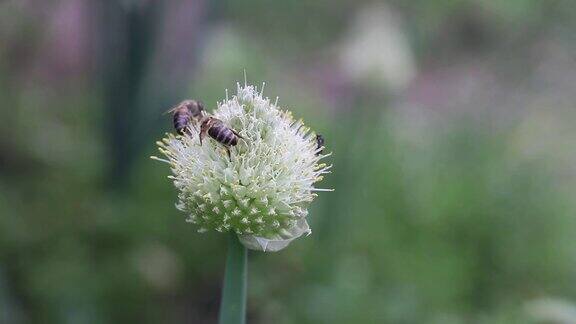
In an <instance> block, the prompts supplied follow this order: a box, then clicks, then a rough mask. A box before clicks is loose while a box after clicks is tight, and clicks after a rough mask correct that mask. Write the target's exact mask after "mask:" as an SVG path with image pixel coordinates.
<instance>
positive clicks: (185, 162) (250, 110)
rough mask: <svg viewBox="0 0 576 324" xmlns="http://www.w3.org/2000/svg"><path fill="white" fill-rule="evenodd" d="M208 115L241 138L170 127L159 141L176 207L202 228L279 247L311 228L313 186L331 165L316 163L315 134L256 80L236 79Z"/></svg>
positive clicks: (258, 246) (252, 244)
mask: <svg viewBox="0 0 576 324" xmlns="http://www.w3.org/2000/svg"><path fill="white" fill-rule="evenodd" d="M212 115H213V117H215V118H218V119H220V120H221V121H222V122H223V123H224V124H225V125H226V126H227V127H230V128H231V129H233V130H235V131H236V132H238V133H239V134H240V135H241V136H242V138H241V139H239V141H238V144H237V145H236V146H233V147H230V150H231V158H230V159H229V158H228V155H227V154H226V150H225V148H224V146H223V145H222V144H220V143H218V142H217V141H216V140H214V139H212V138H210V137H208V136H206V138H205V139H204V141H203V144H202V145H200V141H199V136H198V130H196V129H194V128H191V129H190V132H189V133H188V134H186V135H183V136H180V135H173V134H168V135H167V136H166V137H165V138H164V139H162V141H161V142H158V145H159V150H160V152H161V153H162V154H163V155H165V156H166V158H167V159H160V158H156V157H153V158H154V159H157V160H161V161H164V162H168V163H169V164H170V167H171V169H172V173H173V176H171V177H170V178H171V179H173V180H174V185H175V186H176V188H177V189H178V191H179V193H178V202H177V203H176V207H177V208H178V209H179V210H181V211H183V212H184V213H186V214H187V215H188V221H189V222H191V223H193V224H196V225H197V226H198V231H199V232H206V231H211V230H214V231H218V232H229V231H233V232H235V233H236V234H237V235H238V237H239V239H240V241H241V242H242V244H244V245H245V246H246V247H247V248H250V249H253V250H260V251H265V252H272V251H279V250H281V249H283V248H285V247H286V246H287V245H288V244H289V243H290V242H291V241H292V240H294V239H296V238H298V237H300V236H301V235H302V234H310V232H311V231H310V228H309V226H308V223H307V221H306V216H307V215H308V210H307V208H308V206H309V205H310V203H311V202H312V200H314V198H315V197H316V193H315V192H317V191H326V190H327V189H318V188H316V187H314V184H315V183H316V182H317V181H320V180H321V179H322V175H323V174H325V173H328V172H329V171H328V170H329V169H330V167H331V166H328V165H326V164H324V163H320V159H322V158H323V157H326V156H327V155H323V154H321V152H322V149H323V148H322V147H320V148H319V147H318V143H317V141H316V135H315V134H314V133H313V132H311V131H310V130H309V128H308V127H306V126H304V124H303V122H302V121H301V120H294V119H293V117H292V114H291V113H290V112H289V111H282V110H280V108H279V107H278V106H277V105H276V103H272V102H271V101H270V99H268V98H263V97H262V93H261V92H258V91H257V90H256V87H254V86H249V85H246V84H245V85H244V86H243V87H242V86H240V84H238V90H237V95H235V96H233V97H232V98H231V99H228V98H226V100H225V101H224V102H222V103H218V108H217V109H216V110H215V111H214V112H213V114H212Z"/></svg>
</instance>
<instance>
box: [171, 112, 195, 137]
mask: <svg viewBox="0 0 576 324" xmlns="http://www.w3.org/2000/svg"><path fill="white" fill-rule="evenodd" d="M191 119H192V116H190V114H189V113H188V110H184V109H183V110H177V111H175V112H174V129H176V132H178V134H180V135H184V132H185V131H186V128H187V127H188V125H190V121H191Z"/></svg>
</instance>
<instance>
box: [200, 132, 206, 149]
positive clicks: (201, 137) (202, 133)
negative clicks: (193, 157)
mask: <svg viewBox="0 0 576 324" xmlns="http://www.w3.org/2000/svg"><path fill="white" fill-rule="evenodd" d="M205 135H206V132H205V131H204V130H200V133H199V134H198V137H200V146H202V139H203V138H204V136H205Z"/></svg>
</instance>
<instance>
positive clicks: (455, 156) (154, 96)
mask: <svg viewBox="0 0 576 324" xmlns="http://www.w3.org/2000/svg"><path fill="white" fill-rule="evenodd" d="M575 30H576V2H574V1H570V0H567V1H555V0H550V1H536V0H514V1H489V0H438V1H424V0H413V1H403V0H390V1H386V2H377V1H364V0H362V1H351V0H350V1H344V0H332V1H327V0H319V1H293V0H284V1H264V0H249V1H232V0H218V1H209V0H194V1H176V0H172V1H159V0H148V1H144V0H142V1H138V0H132V1H129V0H126V1H90V0H60V1H56V0H53V1H32V0H27V1H25V0H22V1H16V0H11V1H10V0H9V1H2V2H0V323H133V322H138V323H214V322H215V321H216V316H217V311H218V303H219V296H220V284H221V283H220V281H221V278H222V274H223V266H224V259H225V237H224V236H222V235H217V234H203V235H201V234H198V233H196V231H195V229H194V228H193V227H191V226H190V225H188V224H186V223H185V222H184V219H185V216H184V215H182V214H181V213H179V212H178V211H177V210H176V209H175V208H174V202H175V199H176V196H175V190H174V188H173V186H172V184H171V183H170V181H169V180H168V179H167V178H166V176H167V175H168V174H169V170H168V168H167V166H165V165H163V164H160V163H157V162H155V161H152V160H150V159H149V158H148V157H149V156H150V155H151V154H155V153H156V148H155V144H154V143H155V141H156V140H157V139H159V138H160V137H161V136H162V135H163V134H164V133H165V132H167V131H171V121H170V117H169V116H166V115H162V113H163V112H164V111H166V110H167V109H168V108H170V107H171V106H172V105H174V104H176V103H178V102H179V101H181V100H182V99H184V98H197V99H201V100H203V101H204V102H205V103H206V105H207V106H208V107H210V109H212V108H213V107H215V105H216V102H217V101H219V100H222V99H223V98H224V96H225V89H229V91H230V93H233V92H234V91H235V87H236V86H235V84H236V82H237V81H241V80H242V81H243V78H244V77H243V71H244V69H245V70H246V71H247V75H248V81H249V82H251V83H254V84H257V85H260V84H261V82H263V81H265V82H266V88H265V94H267V95H268V96H270V97H272V98H274V97H276V96H279V97H280V101H279V102H280V105H281V106H282V107H284V108H287V109H290V110H292V111H293V112H294V114H295V115H296V116H297V117H303V118H304V119H305V120H306V121H307V123H308V124H309V125H310V126H311V127H312V128H313V129H315V130H316V131H318V132H319V133H321V134H323V135H324V136H325V138H326V145H327V148H328V149H327V150H328V151H332V152H333V153H334V154H333V155H332V156H331V157H329V158H328V159H329V161H330V163H333V164H334V168H333V173H332V174H331V175H329V176H327V177H326V179H325V180H324V182H323V187H328V188H335V189H336V191H335V192H332V193H322V194H321V195H320V196H319V197H318V199H317V200H316V201H315V202H314V204H313V207H312V210H311V211H310V216H309V217H310V221H311V226H312V229H313V234H312V235H311V236H309V237H307V238H303V239H299V240H297V241H295V242H294V243H292V245H291V246H290V248H288V249H286V250H283V251H281V252H279V253H275V254H263V253H251V256H250V265H249V268H250V277H249V305H248V313H249V322H250V323H277V324H284V323H576V242H575V238H576V200H575V199H574V191H575V189H576V182H575V180H576V179H575V175H576V167H575V166H576V149H575V145H576V123H575V122H574V120H575V118H576V54H575V53H576V37H575V35H576V33H575Z"/></svg>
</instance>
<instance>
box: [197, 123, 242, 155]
mask: <svg viewBox="0 0 576 324" xmlns="http://www.w3.org/2000/svg"><path fill="white" fill-rule="evenodd" d="M206 134H208V136H210V137H212V138H213V139H215V140H216V141H217V142H218V143H220V144H222V145H224V147H225V148H226V152H227V153H228V158H229V159H230V160H232V155H231V154H230V146H236V144H238V138H242V139H243V137H242V136H240V134H238V132H236V131H235V130H233V129H232V128H230V127H228V126H226V125H225V124H224V122H223V121H221V120H220V119H218V118H215V117H212V116H209V117H206V118H204V119H203V120H202V123H201V125H200V145H202V139H203V138H204V136H206Z"/></svg>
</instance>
